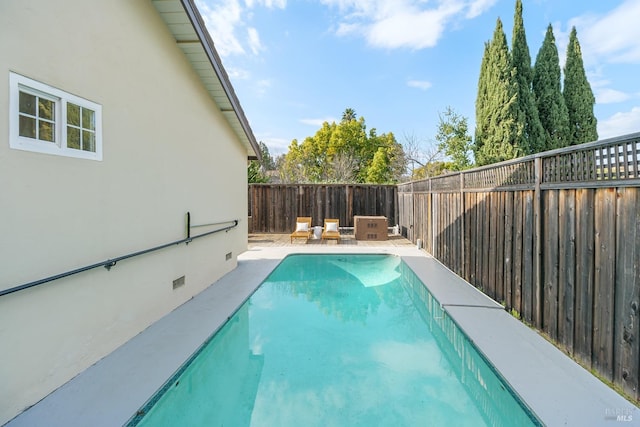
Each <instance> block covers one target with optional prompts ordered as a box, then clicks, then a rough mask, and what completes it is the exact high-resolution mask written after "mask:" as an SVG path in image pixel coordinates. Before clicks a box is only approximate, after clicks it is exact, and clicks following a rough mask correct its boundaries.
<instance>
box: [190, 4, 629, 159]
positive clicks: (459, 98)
mask: <svg viewBox="0 0 640 427" xmlns="http://www.w3.org/2000/svg"><path fill="white" fill-rule="evenodd" d="M196 3H197V5H198V8H199V10H200V12H201V14H202V15H203V18H204V20H205V23H206V25H207V28H208V30H209V32H210V33H211V36H212V38H213V41H214V43H215V45H216V49H217V50H218V53H219V54H220V56H221V57H222V62H223V65H224V67H225V69H226V70H227V73H228V74H229V76H230V79H231V82H232V84H233V86H234V88H235V91H236V94H237V95H238V98H239V99H240V103H241V105H242V107H243V109H244V111H245V113H246V115H247V118H248V119H249V122H250V124H251V127H252V129H253V131H254V134H255V136H256V138H257V139H258V141H262V142H264V143H266V144H267V146H268V147H269V150H270V152H271V154H272V155H277V154H281V153H284V152H286V151H287V147H288V146H289V144H290V143H291V141H292V140H293V139H294V138H295V139H298V140H299V141H302V140H303V139H304V138H305V137H307V136H312V135H314V134H315V133H316V131H317V130H318V129H319V128H320V126H321V125H322V122H323V121H329V122H331V121H339V120H340V118H341V116H342V112H343V111H344V110H345V108H353V109H354V110H355V111H356V113H357V115H358V116H363V117H364V118H365V120H366V124H367V128H368V129H371V128H373V127H375V128H376V130H377V132H378V133H379V134H380V133H387V132H393V134H394V135H395V137H396V140H397V141H398V142H400V143H404V142H405V141H406V140H407V139H413V140H416V141H418V142H420V143H421V145H422V147H423V148H424V149H428V148H429V146H430V145H431V144H433V141H434V137H435V135H436V132H437V125H438V114H439V113H441V112H443V111H444V110H445V109H446V107H447V106H450V107H452V108H453V109H454V110H455V111H456V112H457V113H458V114H460V115H462V116H464V117H467V119H468V121H469V132H470V134H471V135H473V131H474V129H475V109H474V104H475V99H476V87H477V83H478V75H479V70H480V62H481V60H482V53H483V50H484V43H485V42H486V41H488V40H489V39H490V38H491V37H492V35H493V30H494V28H495V25H496V20H497V19H498V18H500V19H501V20H502V23H503V25H504V29H505V33H506V34H507V39H508V40H509V43H511V33H512V30H513V15H514V8H515V0H197V2H196ZM523 9H524V14H523V18H524V25H525V30H526V33H527V43H528V46H529V51H530V54H531V60H532V63H534V62H535V58H536V56H537V54H538V50H539V49H540V46H541V45H542V40H543V38H544V33H545V30H546V28H547V25H549V24H552V25H553V30H554V34H555V37H556V41H557V46H558V50H559V54H560V61H561V66H564V61H565V49H566V45H567V42H568V36H569V32H570V30H571V27H572V26H574V25H575V26H576V29H577V31H578V40H579V41H580V44H581V47H582V54H583V60H584V62H585V69H586V72H587V78H588V79H589V82H590V83H591V87H592V90H593V92H594V94H595V96H596V106H595V113H596V117H597V119H598V132H599V135H600V138H608V137H613V136H618V135H624V134H627V133H631V132H637V131H640V78H639V77H638V76H640V1H639V0H607V1H603V0H581V1H575V0H523Z"/></svg>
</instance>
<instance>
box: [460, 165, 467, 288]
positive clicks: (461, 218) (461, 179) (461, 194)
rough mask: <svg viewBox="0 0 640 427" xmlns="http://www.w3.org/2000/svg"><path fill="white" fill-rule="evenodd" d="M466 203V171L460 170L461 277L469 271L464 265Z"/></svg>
mask: <svg viewBox="0 0 640 427" xmlns="http://www.w3.org/2000/svg"><path fill="white" fill-rule="evenodd" d="M465 212H466V211H465V204H464V172H460V213H459V215H458V218H460V255H461V256H460V258H461V262H462V264H461V265H460V277H462V278H464V277H466V274H467V272H466V271H465V268H464V266H465V265H466V262H465V257H466V255H467V254H466V253H465V252H464V239H465V234H464V224H465V220H464V219H465V218H464V216H465Z"/></svg>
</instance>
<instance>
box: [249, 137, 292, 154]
mask: <svg viewBox="0 0 640 427" xmlns="http://www.w3.org/2000/svg"><path fill="white" fill-rule="evenodd" d="M256 138H257V139H258V140H259V141H262V142H264V143H265V144H266V145H267V148H269V154H271V156H272V157H275V156H278V155H280V154H284V153H286V152H287V151H289V145H290V144H291V140H290V139H285V138H277V137H274V136H271V135H268V134H263V135H256Z"/></svg>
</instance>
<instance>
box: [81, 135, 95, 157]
mask: <svg viewBox="0 0 640 427" xmlns="http://www.w3.org/2000/svg"><path fill="white" fill-rule="evenodd" d="M82 149H83V150H84V151H91V152H92V153H95V152H96V135H95V133H93V132H90V131H88V130H83V131H82Z"/></svg>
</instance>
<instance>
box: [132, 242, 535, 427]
mask: <svg viewBox="0 0 640 427" xmlns="http://www.w3.org/2000/svg"><path fill="white" fill-rule="evenodd" d="M538 424H539V423H538V422H537V421H536V419H535V418H533V417H532V416H530V413H529V412H528V411H527V410H526V409H525V408H524V406H523V405H521V404H520V403H519V401H518V400H517V399H516V398H515V397H514V395H513V394H512V393H511V392H510V391H509V389H508V387H507V386H506V385H505V384H504V383H503V382H502V381H501V380H500V379H499V377H498V376H497V375H496V373H495V372H494V371H493V369H492V368H491V367H490V366H489V365H488V364H487V363H486V362H485V360H484V359H483V358H482V357H481V356H480V355H479V354H478V352H477V351H476V350H475V348H474V347H473V346H472V345H471V344H470V342H469V340H468V339H467V338H466V336H465V335H464V334H463V333H462V332H461V331H460V330H459V329H458V328H457V326H456V325H455V323H454V322H453V321H452V320H451V319H450V318H449V317H448V315H447V314H446V313H445V312H444V311H443V310H442V308H441V307H440V305H439V304H438V302H437V301H436V300H435V299H434V298H433V297H432V296H431V294H429V292H428V291H427V289H426V288H425V286H424V285H423V284H422V282H420V280H419V279H418V278H417V277H416V276H415V274H414V273H413V272H412V271H411V269H409V268H408V267H407V266H406V265H405V264H404V263H403V262H402V261H401V260H400V258H398V257H395V256H387V255H292V256H289V257H287V258H285V259H284V260H283V261H282V263H281V264H280V265H279V266H278V267H277V268H276V269H275V270H274V271H273V272H272V273H271V275H270V276H269V277H268V278H267V280H266V281H265V282H264V283H263V284H262V285H261V286H260V287H259V288H258V290H256V292H255V293H254V294H253V295H252V296H251V297H250V298H249V299H248V300H247V302H246V303H245V304H244V305H242V306H241V307H240V309H239V310H238V311H237V312H236V313H235V314H234V315H233V316H232V317H231V318H230V320H229V321H228V322H227V323H226V324H225V325H224V326H223V327H222V328H221V329H220V330H219V331H218V332H217V333H216V334H214V335H213V336H212V337H211V338H210V339H209V340H208V341H207V342H206V343H205V344H204V345H203V346H202V348H201V349H200V350H199V351H198V352H197V353H196V354H195V355H194V356H193V357H192V359H191V360H190V361H188V362H187V363H186V364H185V365H184V366H183V367H182V368H181V369H180V370H179V371H178V372H177V373H176V375H174V377H173V378H171V379H170V380H169V381H168V382H167V384H166V385H165V387H163V389H162V390H160V391H159V392H158V393H157V394H156V396H154V397H153V398H152V399H151V400H150V402H149V403H148V404H147V405H146V406H145V407H144V408H142V409H141V410H140V411H139V412H138V414H137V415H136V416H134V417H133V418H132V420H131V422H130V425H138V426H175V425H185V426H186V425H188V426H296V427H297V426H386V425H388V426H427V425H428V426H451V425H456V426H483V425H492V426H501V425H503V426H527V425H538Z"/></svg>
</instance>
